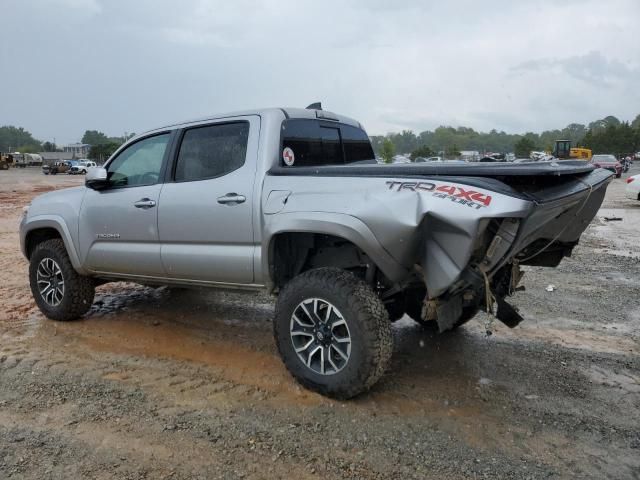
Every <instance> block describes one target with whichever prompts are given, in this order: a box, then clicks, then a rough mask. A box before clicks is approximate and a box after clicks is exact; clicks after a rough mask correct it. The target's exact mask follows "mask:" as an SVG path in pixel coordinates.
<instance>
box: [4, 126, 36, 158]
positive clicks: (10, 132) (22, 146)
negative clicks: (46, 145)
mask: <svg viewBox="0 0 640 480" xmlns="http://www.w3.org/2000/svg"><path fill="white" fill-rule="evenodd" d="M41 148H42V146H41V144H40V141H39V140H36V139H35V138H33V136H32V135H31V133H29V132H28V131H26V130H25V129H24V128H22V127H14V126H11V125H5V126H3V127H0V152H8V151H10V150H11V151H13V152H15V151H18V152H23V151H25V153H31V152H30V151H31V150H33V151H34V152H38V151H40V149H41ZM26 150H30V151H29V152H26Z"/></svg>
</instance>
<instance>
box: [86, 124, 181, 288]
mask: <svg viewBox="0 0 640 480" xmlns="http://www.w3.org/2000/svg"><path fill="white" fill-rule="evenodd" d="M170 137H171V134H170V133H162V134H159V135H154V136H151V137H146V138H143V139H142V140H139V141H137V142H135V143H133V144H131V145H130V146H128V147H127V148H126V149H124V150H123V151H121V152H120V153H119V154H118V156H117V157H115V158H114V159H113V160H112V161H111V162H110V163H109V165H108V166H107V172H108V177H107V178H108V179H109V187H108V188H106V189H104V190H100V191H96V190H92V189H89V188H88V189H87V192H86V194H85V196H84V200H83V202H82V207H81V211H80V232H79V233H80V249H81V255H82V258H84V263H85V265H87V268H88V269H89V270H91V271H93V272H102V273H119V274H128V275H140V276H164V269H163V268H162V262H161V260H160V244H159V243H158V201H159V196H160V190H161V188H162V183H161V179H162V173H163V165H165V164H166V160H167V159H166V157H167V156H168V155H167V151H168V148H167V146H168V145H169V140H170Z"/></svg>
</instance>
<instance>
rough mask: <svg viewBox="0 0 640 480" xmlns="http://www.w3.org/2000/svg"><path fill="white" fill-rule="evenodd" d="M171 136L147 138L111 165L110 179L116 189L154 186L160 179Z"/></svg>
mask: <svg viewBox="0 0 640 480" xmlns="http://www.w3.org/2000/svg"><path fill="white" fill-rule="evenodd" d="M168 143H169V134H168V133H165V134H162V135H156V136H155V137H149V138H145V139H143V140H140V141H139V142H136V143H134V144H133V145H130V146H129V147H127V148H126V149H125V150H123V151H122V152H121V153H119V154H118V156H117V157H116V158H115V159H114V160H113V161H112V162H111V163H110V164H109V167H108V169H107V172H108V178H109V181H110V183H111V185H113V186H114V187H133V186H140V185H153V184H155V183H157V181H158V178H160V169H161V168H162V160H163V159H164V154H165V151H166V150H167V144H168Z"/></svg>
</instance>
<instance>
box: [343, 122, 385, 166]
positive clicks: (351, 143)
mask: <svg viewBox="0 0 640 480" xmlns="http://www.w3.org/2000/svg"><path fill="white" fill-rule="evenodd" d="M340 130H341V132H342V144H343V146H344V156H345V162H346V163H352V162H361V161H362V160H372V159H374V158H376V156H375V155H374V153H373V149H372V148H371V142H370V141H369V137H368V136H367V134H366V133H365V132H364V130H362V129H360V128H356V127H352V126H351V125H341V126H340Z"/></svg>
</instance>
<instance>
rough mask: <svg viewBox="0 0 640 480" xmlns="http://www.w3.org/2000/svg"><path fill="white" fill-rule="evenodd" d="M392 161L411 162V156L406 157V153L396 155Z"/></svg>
mask: <svg viewBox="0 0 640 480" xmlns="http://www.w3.org/2000/svg"><path fill="white" fill-rule="evenodd" d="M391 163H411V159H409V157H405V156H404V155H396V156H395V157H393V160H391Z"/></svg>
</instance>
